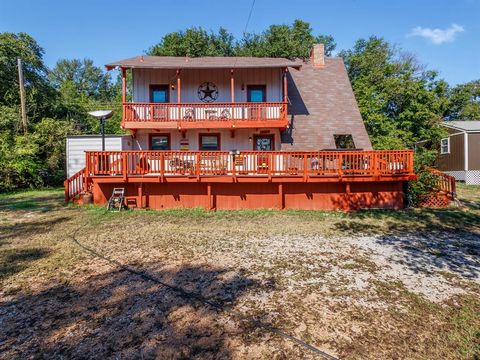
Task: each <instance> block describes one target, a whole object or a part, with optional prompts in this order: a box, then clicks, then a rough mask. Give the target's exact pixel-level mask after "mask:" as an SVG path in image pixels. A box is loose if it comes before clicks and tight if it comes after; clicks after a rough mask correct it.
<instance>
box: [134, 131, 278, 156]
mask: <svg viewBox="0 0 480 360" xmlns="http://www.w3.org/2000/svg"><path fill="white" fill-rule="evenodd" d="M161 133H162V134H170V146H171V150H180V140H181V139H182V136H181V133H180V132H179V131H161ZM200 133H201V134H208V133H211V134H220V147H221V150H224V151H230V150H233V149H235V150H248V151H251V150H253V136H254V135H259V134H260V132H259V131H257V130H256V129H238V130H236V131H235V137H233V138H232V133H231V132H230V130H227V129H221V130H214V129H212V130H210V131H207V130H204V129H199V130H197V129H195V130H188V131H187V133H186V138H187V139H188V140H189V150H191V151H195V150H199V143H198V139H199V134H200ZM149 134H159V132H153V133H151V132H149V131H145V130H139V131H138V132H137V134H136V136H135V139H134V142H133V150H148V148H149ZM269 134H273V135H274V136H275V150H276V151H280V150H281V145H280V131H279V130H278V129H270V130H269ZM249 137H251V138H252V141H250V140H249Z"/></svg>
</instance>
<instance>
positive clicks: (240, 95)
mask: <svg viewBox="0 0 480 360" xmlns="http://www.w3.org/2000/svg"><path fill="white" fill-rule="evenodd" d="M106 67H107V69H108V70H112V69H119V70H120V71H121V72H122V102H123V114H122V127H123V128H124V129H126V130H128V132H129V133H130V134H131V141H128V142H125V145H124V147H123V148H122V149H121V150H120V151H105V152H101V151H91V150H93V149H88V148H85V149H84V150H85V168H84V169H83V170H81V171H79V172H77V173H76V174H74V175H73V176H71V177H70V178H69V179H67V181H66V182H65V186H66V198H67V200H69V199H71V198H74V197H76V196H78V195H79V194H80V193H81V192H87V191H89V192H92V193H93V199H94V201H95V203H97V204H102V203H105V202H106V201H107V199H108V198H109V196H110V194H111V192H112V189H113V188H114V187H123V188H125V190H126V197H127V201H128V203H129V204H130V205H132V206H136V207H141V208H144V207H149V208H157V209H161V208H170V207H205V208H208V209H239V208H279V209H284V208H300V209H346V210H348V209H356V208H362V207H387V208H401V207H403V199H404V194H403V185H404V183H405V182H407V181H409V180H411V179H413V178H414V174H413V153H412V151H410V150H403V151H373V150H372V146H371V143H370V141H369V138H368V135H367V132H366V130H365V127H364V125H363V121H362V118H361V115H360V112H359V109H358V106H357V103H356V100H355V97H354V94H353V91H352V88H351V85H350V82H349V79H348V76H347V73H346V70H345V67H344V64H343V61H342V59H340V58H329V57H325V56H324V48H323V45H322V44H318V45H315V46H314V48H313V49H312V55H311V58H310V59H309V60H307V61H303V60H289V59H283V58H254V57H199V58H188V57H160V56H137V57H134V58H130V59H126V60H121V61H116V62H112V63H110V64H107V65H106ZM127 72H131V78H132V85H131V88H129V89H127V80H126V79H127ZM127 96H128V97H131V101H127ZM128 144H129V145H128Z"/></svg>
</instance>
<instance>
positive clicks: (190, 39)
mask: <svg viewBox="0 0 480 360" xmlns="http://www.w3.org/2000/svg"><path fill="white" fill-rule="evenodd" d="M233 40H234V37H233V35H232V34H231V33H229V32H228V31H227V30H225V29H224V28H220V29H219V30H218V33H213V32H211V33H210V34H209V33H207V31H206V30H205V29H203V28H201V27H198V28H197V27H191V28H188V29H187V30H185V31H176V32H171V33H168V34H166V35H165V36H164V37H163V38H162V39H161V40H160V42H159V43H158V44H156V45H154V46H152V47H151V48H150V49H149V50H148V52H147V54H148V55H157V56H190V57H198V56H233V55H234V47H233Z"/></svg>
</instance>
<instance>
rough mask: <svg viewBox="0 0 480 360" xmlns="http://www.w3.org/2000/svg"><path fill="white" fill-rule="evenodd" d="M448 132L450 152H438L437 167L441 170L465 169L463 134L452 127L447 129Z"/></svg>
mask: <svg viewBox="0 0 480 360" xmlns="http://www.w3.org/2000/svg"><path fill="white" fill-rule="evenodd" d="M448 132H449V136H450V154H440V152H439V155H438V158H437V167H438V169H439V170H442V171H459V170H465V168H464V165H465V163H464V161H465V160H464V159H465V154H464V148H463V142H464V138H463V136H464V135H463V133H459V132H458V131H456V130H452V129H449V131H448Z"/></svg>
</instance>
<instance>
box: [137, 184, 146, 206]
mask: <svg viewBox="0 0 480 360" xmlns="http://www.w3.org/2000/svg"><path fill="white" fill-rule="evenodd" d="M137 199H138V202H137V204H139V205H140V206H139V207H140V208H142V209H143V208H144V207H145V206H144V204H143V183H139V184H138V188H137Z"/></svg>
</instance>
